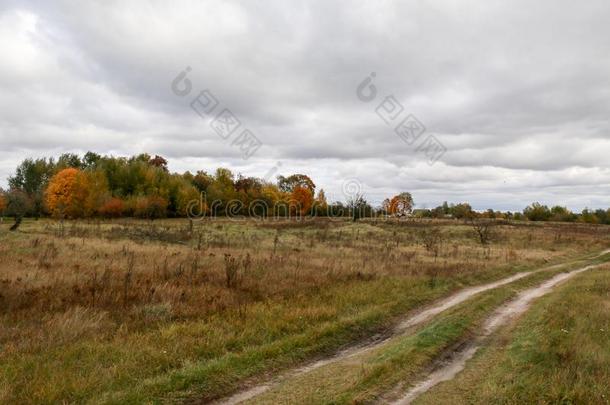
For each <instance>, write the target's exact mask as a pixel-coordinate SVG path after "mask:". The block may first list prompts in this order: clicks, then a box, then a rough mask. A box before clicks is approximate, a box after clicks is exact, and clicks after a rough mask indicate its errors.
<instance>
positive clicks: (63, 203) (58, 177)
mask: <svg viewBox="0 0 610 405" xmlns="http://www.w3.org/2000/svg"><path fill="white" fill-rule="evenodd" d="M107 188H108V186H107V183H106V181H105V179H104V178H103V176H101V175H100V173H96V172H82V171H81V170H79V169H75V168H72V167H70V168H67V169H64V170H61V171H60V172H58V173H57V174H55V175H54V176H53V177H52V178H51V180H50V181H49V185H48V186H47V189H46V191H45V201H46V204H47V209H48V210H49V212H50V213H51V215H53V216H54V217H56V218H83V217H87V216H91V215H93V214H94V213H95V212H96V211H97V209H98V207H99V205H101V200H102V196H103V195H104V194H106V193H107Z"/></svg>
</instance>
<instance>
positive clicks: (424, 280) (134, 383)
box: [0, 219, 610, 403]
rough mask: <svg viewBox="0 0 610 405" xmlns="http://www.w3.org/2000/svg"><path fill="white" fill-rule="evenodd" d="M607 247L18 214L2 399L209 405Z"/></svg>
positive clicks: (9, 268) (370, 224)
mask: <svg viewBox="0 0 610 405" xmlns="http://www.w3.org/2000/svg"><path fill="white" fill-rule="evenodd" d="M609 245H610V230H609V229H608V228H607V227H605V226H592V225H581V224H578V225H577V224H553V223H547V224H544V225H530V224H528V223H520V224H509V223H502V224H498V225H497V226H494V227H493V229H492V234H491V239H490V242H489V243H488V244H481V243H480V239H479V237H478V236H477V233H476V229H474V228H473V227H472V226H471V225H468V224H465V223H460V222H457V221H452V220H448V221H436V222H430V221H419V222H417V221H397V220H393V221H391V220H386V221H372V220H371V221H366V220H365V221H360V222H356V223H354V222H348V221H330V220H323V219H316V220H311V221H302V222H294V221H285V220H283V221H279V220H278V221H271V220H270V221H254V220H248V221H229V220H219V219H217V220H207V221H202V222H194V223H190V222H189V221H188V220H162V221H139V220H128V219H125V220H115V221H102V222H99V221H94V220H91V221H75V222H70V221H67V222H65V223H60V222H56V221H51V220H39V221H34V220H26V221H25V222H24V223H23V225H22V227H21V228H20V230H19V231H18V232H9V231H8V224H7V223H6V222H5V223H4V224H3V225H1V226H0V316H1V319H0V323H1V325H2V327H1V328H0V401H2V402H4V403H58V402H59V403H61V402H67V403H69V402H78V403H82V402H90V403H125V402H128V403H142V402H157V401H159V402H168V401H169V402H171V401H196V402H197V401H202V402H205V401H208V400H212V399H215V398H220V397H222V396H225V395H228V394H230V393H232V392H235V391H236V390H237V389H239V388H240V387H243V386H244V385H247V384H249V383H252V382H255V381H258V380H261V379H265V378H266V377H267V376H269V375H272V374H274V373H276V372H278V371H280V370H282V369H287V368H290V367H293V366H296V365H299V364H303V363H305V362H307V361H310V360H312V359H315V358H319V357H321V356H324V355H327V354H330V353H333V352H335V351H336V350H338V349H340V348H342V347H344V346H346V345H349V344H351V343H354V342H357V341H360V340H362V339H366V338H369V337H371V336H373V335H376V334H381V335H383V334H384V333H385V331H387V330H388V328H390V327H391V325H393V324H395V323H396V322H397V320H398V319H400V317H402V316H404V314H406V313H408V312H409V311H411V310H414V309H416V308H418V307H421V306H422V305H425V304H427V303H430V302H432V301H434V300H435V299H438V298H440V297H443V296H446V295H447V294H449V293H450V292H452V291H456V290H458V289H460V288H462V287H464V286H469V285H477V284H481V283H483V282H486V281H491V280H496V279H499V278H501V277H506V276H507V275H510V274H514V273H516V272H519V271H525V270H527V269H533V268H537V267H540V266H544V265H547V264H552V263H562V262H567V261H569V260H574V259H576V258H579V257H584V256H586V255H587V254H590V253H593V252H599V251H601V250H602V249H604V248H607V247H608V246H609Z"/></svg>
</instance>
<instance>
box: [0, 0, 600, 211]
mask: <svg viewBox="0 0 610 405" xmlns="http://www.w3.org/2000/svg"><path fill="white" fill-rule="evenodd" d="M609 21H610V2H608V1H607V0H589V1H586V2H575V1H557V0H548V1H510V2H507V1H482V0H479V1H464V0H455V1H426V2H424V1H400V2H399V1H379V0H375V1H370V2H369V1H329V0H321V1H299V2H297V1H285V0H278V1H269V0H265V1H246V0H244V1H241V2H238V1H225V0H223V1H192V2H190V1H182V2H181V1H172V2H167V1H158V2H157V1H100V2H93V1H90V2H85V1H76V0H74V1H66V2H62V1H60V2H53V1H40V2H35V1H31V2H28V1H19V2H13V1H8V2H7V1H6V0H4V1H1V2H0V55H1V63H0V143H1V145H2V146H1V147H0V186H4V187H6V178H7V177H8V176H9V175H10V174H12V173H13V171H14V168H15V166H16V165H17V164H18V163H19V162H20V161H21V160H23V159H24V158H26V157H41V156H51V155H55V156H57V155H59V154H60V153H62V152H67V151H69V152H78V153H83V152H86V151H87V150H92V151H95V152H98V153H102V154H114V155H129V154H136V153H142V152H148V153H151V154H160V155H163V156H165V157H166V158H167V159H168V160H169V162H170V168H171V170H173V171H180V172H182V171H185V170H191V171H196V170H200V169H203V170H208V171H210V170H213V169H215V168H216V167H218V166H224V167H229V168H231V169H232V170H234V171H235V172H236V173H238V172H241V173H243V174H245V175H255V176H260V177H262V176H265V175H267V176H270V175H271V176H272V177H275V175H277V174H291V173H298V172H303V173H307V174H310V175H311V177H312V178H313V180H314V182H315V183H316V184H317V186H318V188H320V187H322V188H324V189H325V190H326V192H327V195H328V197H329V199H332V200H343V199H344V196H343V195H342V190H343V189H345V188H350V187H352V186H353V185H355V184H358V187H361V188H362V191H363V192H364V194H365V195H366V196H367V198H368V199H369V200H370V201H371V202H373V203H379V202H380V201H381V200H382V199H383V198H385V197H388V196H391V195H393V194H396V193H397V192H400V191H410V192H411V193H412V194H413V196H414V199H415V202H416V204H417V206H419V207H433V206H436V205H438V204H440V203H441V202H442V201H443V200H448V201H450V202H451V201H453V202H461V201H469V202H470V203H471V204H472V205H473V207H475V208H476V209H484V208H489V207H493V208H496V209H503V210H504V209H511V210H514V209H522V208H523V207H524V206H525V205H527V204H529V203H531V202H532V201H541V202H544V203H547V204H562V205H567V206H568V207H570V208H572V209H575V210H580V209H582V208H583V207H585V206H588V207H592V208H597V207H609V206H610V158H609V157H610V122H609V120H610V24H609ZM187 67H190V72H189V73H188V76H187V78H188V79H189V80H190V82H191V86H192V90H191V92H190V93H189V94H188V95H185V96H178V95H176V94H174V92H173V91H172V81H173V80H174V78H175V77H176V76H177V75H178V74H179V73H180V72H181V71H183V70H184V69H186V68H187ZM373 72H374V74H375V77H374V78H373V80H372V82H371V85H372V86H374V88H375V90H376V93H375V94H374V95H375V98H374V99H372V100H371V101H362V100H361V99H360V98H359V97H357V89H358V86H359V85H360V84H361V83H362V81H363V80H364V79H366V78H367V77H369V75H370V74H371V73H373ZM363 88H364V89H365V90H367V91H369V93H367V95H368V94H370V90H371V89H370V88H369V87H368V86H365V87H363ZM204 89H207V90H209V92H210V94H213V95H214V97H215V98H216V99H217V100H218V102H219V104H218V106H217V108H216V109H215V110H214V111H213V112H212V114H211V115H210V116H209V117H208V116H205V117H204V118H202V117H200V116H199V115H197V114H196V113H195V112H194V111H193V110H192V109H191V107H190V102H191V101H192V100H193V99H194V98H195V97H196V96H197V95H198V94H199V93H200V91H202V90H204ZM361 94H362V93H361ZM387 96H394V97H395V99H396V100H397V101H398V102H399V103H400V105H401V106H402V107H403V108H404V110H403V112H402V114H404V116H406V115H408V114H412V115H413V116H415V117H417V119H418V120H419V121H420V122H421V123H422V124H423V125H424V126H425V128H426V132H425V133H424V134H423V135H421V136H420V137H419V138H418V139H417V141H416V142H415V143H414V144H412V145H409V144H407V142H405V141H404V140H403V139H401V138H400V137H399V136H398V135H397V134H396V133H395V132H394V126H395V125H396V124H397V121H392V122H391V123H390V124H391V125H390V124H387V123H386V122H384V120H383V119H382V118H381V117H380V116H379V115H378V114H377V113H376V108H377V107H378V106H379V104H380V103H381V102H383V101H384V100H385V97H387ZM361 98H362V97H361ZM384 106H386V107H387V106H388V105H387V104H384ZM223 108H228V109H229V110H230V111H231V112H232V113H233V114H234V116H235V117H237V119H239V121H240V122H241V126H240V127H239V128H238V129H237V130H236V132H235V133H234V134H232V135H231V136H230V137H229V139H226V140H225V139H223V138H222V137H220V136H219V135H218V134H217V133H216V132H215V131H214V130H213V129H212V127H211V126H210V121H211V120H212V119H213V117H214V116H215V115H216V113H219V112H220V111H221V109H223ZM402 116H403V115H400V116H399V118H398V119H401V117H402ZM243 129H249V130H250V131H251V132H252V133H253V134H254V135H255V136H256V137H257V138H258V139H260V141H261V142H262V146H261V147H260V149H258V150H257V151H256V153H255V154H254V155H252V156H251V157H249V158H248V159H243V156H242V151H241V150H240V148H239V147H238V145H234V144H232V142H233V141H234V140H235V137H236V136H238V134H239V133H240V132H241V131H242V130H243ZM430 135H433V136H434V137H435V138H434V139H437V140H438V141H439V142H440V143H442V145H443V147H444V148H446V152H445V153H444V154H443V155H442V156H441V157H440V158H439V159H438V161H436V162H435V163H434V164H430V163H431V162H430V161H429V159H428V156H427V155H426V152H427V151H428V152H429V151H430V149H428V150H426V149H425V148H423V150H422V148H419V150H418V143H419V142H426V139H432V138H428V136H430ZM436 157H438V156H436Z"/></svg>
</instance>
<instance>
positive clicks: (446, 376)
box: [392, 251, 607, 405]
mask: <svg viewBox="0 0 610 405" xmlns="http://www.w3.org/2000/svg"><path fill="white" fill-rule="evenodd" d="M605 253H607V251H605V252H603V253H601V254H600V256H601V255H603V254H605ZM597 257H599V256H597ZM598 266H599V265H589V266H586V267H583V268H580V269H577V270H572V271H569V272H566V273H560V274H557V275H556V276H554V277H552V278H550V279H548V280H546V281H544V282H543V283H542V284H540V285H539V286H537V287H533V288H529V289H527V290H524V291H522V292H521V293H519V295H517V297H516V298H515V299H513V300H511V301H509V302H508V303H507V304H505V305H504V306H502V307H501V308H499V309H498V310H496V311H495V312H494V314H493V315H492V316H491V317H489V318H487V320H486V321H485V323H484V324H483V327H482V328H481V333H480V334H479V335H478V336H477V337H475V338H473V339H472V340H471V341H469V342H467V343H465V344H463V345H461V346H462V348H461V349H459V350H458V351H456V352H454V353H453V354H452V355H451V356H450V357H449V358H448V359H446V360H444V361H443V363H442V365H440V366H439V367H437V368H436V370H434V371H433V372H432V373H430V374H429V375H428V377H427V378H426V379H425V380H423V381H421V382H420V383H418V384H416V385H415V386H414V387H412V388H411V389H410V390H409V391H408V392H407V393H406V394H405V395H404V396H403V397H402V398H400V399H399V400H398V401H395V402H392V403H393V404H394V405H407V404H410V403H411V402H412V401H413V400H414V399H416V398H417V397H418V396H420V395H421V394H423V393H425V392H427V391H428V390H430V389H431V388H432V387H434V386H435V385H437V384H439V383H441V382H444V381H449V380H452V379H453V378H455V376H456V375H457V374H458V373H459V372H460V371H462V370H463V369H464V368H465V367H466V362H467V361H468V360H470V359H471V358H472V357H473V356H474V355H475V353H476V352H477V350H478V349H479V348H481V347H482V346H483V344H484V343H485V340H486V338H487V337H489V336H490V335H491V334H492V333H493V332H495V331H496V330H498V328H500V327H501V326H503V325H506V324H507V323H508V322H509V321H511V320H513V319H515V318H517V317H518V316H519V315H522V314H523V313H524V312H526V311H527V310H528V309H529V307H530V305H531V304H532V302H533V301H534V300H535V299H537V298H540V297H542V296H544V295H546V294H548V293H549V292H551V291H552V290H553V288H554V287H556V286H557V285H559V284H561V283H562V282H564V281H566V280H568V279H570V278H572V277H574V276H576V275H577V274H580V273H582V272H585V271H587V270H591V269H593V268H595V267H598Z"/></svg>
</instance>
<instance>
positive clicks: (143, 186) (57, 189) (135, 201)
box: [0, 152, 610, 229]
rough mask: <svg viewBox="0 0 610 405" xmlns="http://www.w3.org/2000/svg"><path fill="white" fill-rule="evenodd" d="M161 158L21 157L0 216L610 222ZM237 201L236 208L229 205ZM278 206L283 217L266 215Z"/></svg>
mask: <svg viewBox="0 0 610 405" xmlns="http://www.w3.org/2000/svg"><path fill="white" fill-rule="evenodd" d="M167 164H168V162H167V160H166V159H165V158H163V157H162V156H158V155H156V156H154V157H153V156H151V155H148V154H140V155H136V156H131V157H114V156H102V155H99V154H97V153H94V152H87V153H86V154H84V155H83V156H79V155H77V154H72V153H66V154H63V155H61V156H60V157H59V158H58V159H54V158H38V159H25V160H24V161H22V162H21V163H20V164H19V165H18V166H17V168H16V170H15V173H14V175H13V176H11V177H9V179H8V184H9V189H8V190H7V191H4V190H2V189H0V215H8V216H11V217H14V218H15V225H14V226H13V228H14V229H16V227H17V226H19V223H20V222H21V219H22V218H23V217H26V216H32V217H35V218H39V217H42V216H52V217H55V218H61V219H63V218H67V219H77V218H91V217H104V218H118V217H136V218H147V219H156V218H165V217H170V218H172V217H186V216H190V215H191V214H192V212H190V211H191V210H192V208H193V206H192V204H193V203H194V202H197V201H200V200H201V195H205V201H204V202H202V204H203V206H200V207H197V208H198V209H199V210H200V211H213V214H214V215H219V216H222V215H227V214H232V215H235V214H239V215H256V216H259V217H265V216H269V215H278V214H280V215H300V216H306V215H315V216H349V217H352V218H353V219H354V220H356V219H358V218H361V217H371V216H376V217H378V216H386V215H391V216H407V215H409V216H411V215H414V216H418V217H430V218H457V219H472V218H476V217H484V218H504V219H515V220H531V221H581V222H590V223H610V210H608V211H604V210H597V211H590V210H588V209H585V210H583V211H582V212H581V213H580V214H576V213H572V212H570V211H569V210H568V209H567V208H565V207H560V206H555V207H552V208H548V207H547V206H545V205H541V204H539V203H533V204H532V205H530V206H528V207H526V208H525V209H524V210H523V212H516V213H511V212H498V211H493V210H488V211H486V212H483V213H477V212H475V211H473V210H472V208H471V206H470V205H469V204H467V203H461V204H448V203H447V202H445V203H443V204H442V205H440V206H438V207H436V208H433V209H419V210H413V206H414V202H413V198H412V196H411V194H410V193H408V192H402V193H400V194H398V195H396V196H394V197H392V198H388V199H386V200H384V201H383V203H382V205H381V206H380V207H376V208H374V207H372V206H371V205H370V204H369V203H368V202H367V201H366V199H365V197H364V196H363V195H361V194H356V195H354V196H352V197H351V198H349V199H348V201H346V202H340V201H337V202H333V203H328V202H327V201H326V196H325V193H324V190H322V189H320V190H318V191H317V192H316V185H315V183H314V182H313V181H312V179H311V178H310V177H309V176H307V175H305V174H293V175H290V176H278V178H277V179H276V181H268V180H265V179H260V178H256V177H245V176H243V175H242V174H238V175H235V174H234V173H232V172H231V171H230V170H229V169H226V168H218V169H216V170H215V171H214V172H212V173H209V172H207V171H205V170H199V171H197V172H195V173H191V172H189V171H187V172H185V173H182V174H180V173H170V171H169V170H168V166H167ZM235 203H237V204H235ZM277 207H284V208H285V209H284V210H283V211H282V212H270V211H272V210H274V209H276V208H277Z"/></svg>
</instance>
